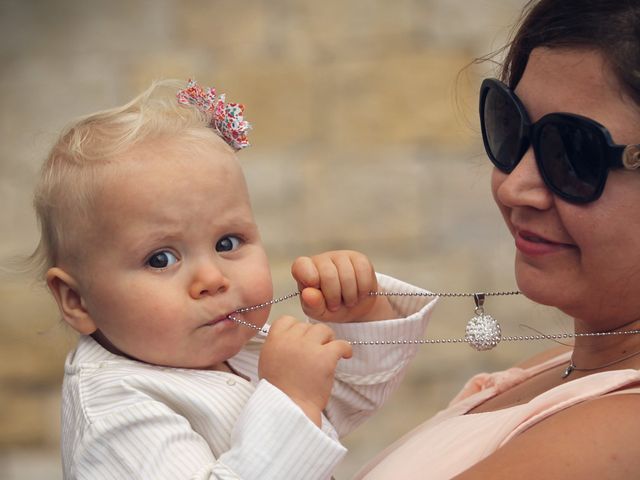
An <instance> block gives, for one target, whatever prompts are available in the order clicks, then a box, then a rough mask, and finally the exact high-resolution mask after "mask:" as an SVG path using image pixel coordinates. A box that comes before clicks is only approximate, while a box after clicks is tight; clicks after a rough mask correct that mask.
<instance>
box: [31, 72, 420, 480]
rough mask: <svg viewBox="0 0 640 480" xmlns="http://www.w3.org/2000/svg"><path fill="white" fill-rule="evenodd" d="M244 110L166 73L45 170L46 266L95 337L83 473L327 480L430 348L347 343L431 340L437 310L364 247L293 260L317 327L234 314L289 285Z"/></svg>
mask: <svg viewBox="0 0 640 480" xmlns="http://www.w3.org/2000/svg"><path fill="white" fill-rule="evenodd" d="M176 92H178V95H177V97H176ZM242 110H243V109H242V106H241V105H237V104H226V103H224V97H223V96H220V97H216V96H215V92H214V91H213V90H210V89H207V90H203V89H201V88H200V87H199V86H198V85H197V84H195V83H194V82H191V83H190V84H188V85H187V88H184V84H182V83H177V82H174V81H163V82H156V83H154V84H153V85H152V86H151V87H150V88H149V89H148V90H147V91H145V92H144V93H142V94H141V95H139V96H138V97H136V98H135V99H133V100H132V101H131V102H129V103H128V104H126V105H124V106H122V107H119V108H114V109H111V110H107V111H104V112H99V113H96V114H93V115H90V116H87V117H85V118H82V119H79V120H78V121H76V122H75V123H73V124H72V125H71V126H70V127H69V128H67V130H66V131H65V132H63V134H62V135H61V137H60V138H59V140H58V141H57V143H56V144H55V146H54V147H53V149H52V151H51V153H50V155H49V158H48V159H47V162H46V163H45V165H44V167H43V169H42V173H41V177H40V180H39V183H38V186H37V188H36V194H35V205H36V211H37V215H38V219H39V221H40V225H41V239H40V244H39V246H38V249H37V251H36V253H35V254H34V258H36V259H39V261H40V263H41V265H42V273H43V276H44V278H45V279H46V282H47V285H48V286H49V289H50V291H51V293H52V294H53V296H54V298H55V300H56V302H57V304H58V307H59V309H60V312H61V315H62V318H63V319H64V321H65V322H66V323H68V324H69V325H70V326H71V327H72V328H73V329H74V330H76V331H77V332H78V333H79V334H80V337H79V341H78V345H77V347H76V349H75V350H74V351H73V352H71V353H70V354H69V356H68V358H67V361H66V364H65V375H64V382H63V392H62V459H63V470H64V477H65V478H68V479H71V478H73V479H75V478H83V479H92V480H95V479H103V478H104V479H107V478H108V479H123V478H127V479H134V478H140V479H151V478H153V479H163V478H166V479H178V478H190V479H196V478H197V479H200V478H202V479H204V478H225V479H240V478H242V479H253V478H255V479H258V478H260V479H305V480H309V479H316V478H317V479H325V478H328V477H330V476H331V472H332V471H333V470H334V468H335V466H336V465H337V464H338V463H339V461H340V460H341V459H342V457H343V456H344V454H345V449H344V447H343V446H342V445H341V444H340V443H339V441H338V438H339V436H341V435H344V434H345V433H347V432H349V431H350V430H352V429H353V428H354V427H355V426H356V425H358V424H359V423H360V422H362V421H363V420H364V419H365V418H366V417H367V416H369V415H371V413H372V412H373V411H375V410H376V409H377V408H378V407H379V406H380V405H381V404H382V403H383V402H384V401H385V399H386V398H387V397H388V395H389V393H390V392H391V391H392V390H393V389H394V388H395V387H396V386H397V384H398V383H399V381H400V379H401V378H402V376H403V373H404V371H405V369H406V367H407V364H408V362H409V360H410V359H411V358H412V356H413V355H414V354H415V350H416V347H415V346H410V347H407V346H390V345H385V346H380V347H378V346H375V347H367V346H357V347H353V349H352V346H351V345H350V344H349V343H348V342H347V341H345V340H340V339H338V338H357V339H361V340H378V339H383V338H406V339H417V338H420V337H421V336H422V334H423V331H424V328H425V327H426V323H427V320H428V316H429V313H430V310H431V306H432V303H433V302H429V303H427V301H426V300H424V299H422V298H417V297H401V298H399V299H395V298H394V299H392V300H387V298H386V297H384V296H370V295H368V292H369V291H375V290H377V289H379V288H389V289H394V290H400V289H403V290H405V291H411V290H414V291H415V290H416V289H415V288H413V287H410V286H407V285H406V284H404V283H402V282H400V281H398V280H395V279H392V278H390V277H385V276H383V275H378V276H376V274H375V272H374V270H373V267H372V266H371V264H370V262H369V260H368V259H367V258H366V257H365V256H364V255H362V254H360V253H357V252H352V251H334V252H327V253H323V254H320V255H316V256H313V257H302V258H299V259H297V260H296V261H295V262H294V264H293V266H292V275H293V277H294V279H295V281H296V282H297V284H298V287H299V288H300V290H301V295H300V299H301V303H302V308H303V310H304V311H305V313H306V314H307V315H309V316H310V317H312V318H315V319H316V320H318V321H319V322H318V321H314V322H311V323H309V322H299V321H297V320H295V319H294V318H292V317H286V316H285V317H282V318H279V319H277V320H275V321H274V322H273V324H272V325H271V328H270V331H269V334H268V336H267V337H266V340H264V339H263V338H261V337H260V336H259V335H258V336H257V337H256V336H255V334H256V330H255V329H253V328H250V327H249V326H248V325H254V326H256V327H262V326H263V325H265V323H266V321H267V317H268V314H269V308H268V307H267V308H260V309H255V310H250V311H245V312H244V313H236V311H237V310H239V309H241V308H242V307H246V306H252V305H257V304H261V303H264V302H266V301H268V300H269V299H271V298H272V294H273V290H272V283H271V274H270V270H269V264H268V260H267V255H266V253H265V250H264V247H263V245H262V243H261V239H260V235H259V232H258V228H257V226H256V223H255V220H254V217H253V212H252V209H251V205H250V200H249V194H248V191H247V186H246V183H245V179H244V176H243V173H242V170H241V168H240V166H239V163H238V160H237V158H236V155H235V151H236V150H238V149H240V148H242V147H244V146H246V145H247V139H246V130H247V129H248V127H249V126H248V124H247V122H246V121H244V119H243V117H242ZM385 319H386V320H385ZM388 319H394V320H388ZM235 320H241V321H242V322H245V323H244V324H242V323H239V322H237V321H235ZM326 322H329V323H330V325H331V327H330V326H329V325H328V324H327V323H326ZM350 357H353V358H350ZM349 358H350V359H349ZM341 359H349V360H344V361H340V360H341Z"/></svg>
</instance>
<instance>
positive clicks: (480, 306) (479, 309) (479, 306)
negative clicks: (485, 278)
mask: <svg viewBox="0 0 640 480" xmlns="http://www.w3.org/2000/svg"><path fill="white" fill-rule="evenodd" d="M484 297H485V294H484V293H482V292H478V293H474V294H473V301H474V302H475V304H476V310H475V311H476V315H482V314H483V313H484Z"/></svg>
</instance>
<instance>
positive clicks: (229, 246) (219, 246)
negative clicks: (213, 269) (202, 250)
mask: <svg viewBox="0 0 640 480" xmlns="http://www.w3.org/2000/svg"><path fill="white" fill-rule="evenodd" d="M241 243H242V240H240V238H238V237H236V236H234V235H227V236H226V237H222V238H221V239H220V240H218V243H216V252H230V251H231V250H235V249H236V248H238V247H239V246H240V244H241Z"/></svg>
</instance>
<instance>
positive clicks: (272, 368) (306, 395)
mask: <svg viewBox="0 0 640 480" xmlns="http://www.w3.org/2000/svg"><path fill="white" fill-rule="evenodd" d="M334 338H335V336H334V333H333V330H331V328H329V327H328V326H326V325H322V324H315V325H311V324H308V323H301V322H298V321H297V320H296V319H295V318H293V317H289V316H285V317H281V318H279V319H277V320H276V321H275V322H273V324H272V325H271V328H270V329H269V335H267V339H266V341H265V344H264V346H263V347H262V352H261V353H260V361H259V362H258V374H259V376H260V378H264V379H266V380H268V381H269V383H271V384H272V385H274V386H276V387H278V388H279V389H280V390H282V391H283V392H284V393H285V394H286V395H287V396H289V398H291V400H293V401H294V402H295V403H296V404H297V405H298V406H299V407H300V408H301V409H302V411H303V412H304V413H305V414H306V415H307V416H308V417H309V418H310V419H311V420H312V421H313V422H314V423H315V424H316V425H318V426H321V423H322V416H321V412H322V410H324V409H325V407H326V406H327V403H328V402H329V397H330V395H331V389H332V388H333V378H334V375H335V371H336V366H337V364H338V360H340V359H341V358H350V357H351V345H349V343H348V342H346V341H344V340H334Z"/></svg>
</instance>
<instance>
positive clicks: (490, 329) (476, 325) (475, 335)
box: [228, 291, 640, 378]
mask: <svg viewBox="0 0 640 480" xmlns="http://www.w3.org/2000/svg"><path fill="white" fill-rule="evenodd" d="M519 294H520V292H518V291H510V292H488V293H482V292H478V293H454V292H446V293H432V292H384V291H377V292H369V295H375V296H387V297H473V299H474V302H475V304H476V308H475V314H476V315H475V316H474V317H473V318H471V319H470V320H469V322H468V323H467V327H466V330H465V336H464V337H463V338H422V339H419V340H405V339H395V340H375V341H373V340H349V339H348V340H347V341H348V342H349V344H351V345H437V344H452V343H467V344H469V345H470V346H471V347H473V348H474V349H476V350H478V351H483V350H491V349H492V348H494V347H496V346H497V345H498V344H499V343H500V342H501V341H503V342H528V341H535V340H553V341H558V340H567V339H572V338H583V337H606V336H616V335H634V334H639V333H640V330H618V331H616V330H613V331H608V332H586V333H551V334H542V333H541V334H537V335H514V336H502V329H501V327H500V324H499V323H498V322H497V320H495V319H494V318H493V317H492V316H491V315H488V314H486V313H485V312H484V300H485V297H489V296H503V295H519ZM298 295H300V292H299V291H298V292H292V293H290V294H288V295H285V296H283V297H280V298H274V299H272V300H268V301H266V302H264V303H260V304H258V305H252V306H250V307H243V308H239V309H237V310H236V311H234V312H232V313H231V314H229V316H228V318H229V319H230V320H233V321H234V322H237V323H239V324H241V325H244V326H246V327H249V328H253V329H254V330H257V331H258V333H260V334H262V335H265V336H266V335H268V334H269V325H266V324H265V325H264V326H262V327H259V326H257V325H254V324H253V323H250V322H247V321H245V320H241V319H239V318H237V317H236V316H235V314H241V313H246V312H252V311H254V310H258V309H261V308H265V307H268V306H270V305H274V304H276V303H280V302H283V301H285V300H289V299H291V298H294V297H297V296H298ZM636 354H640V351H639V352H636V353H634V354H632V355H629V356H628V357H624V358H621V359H619V360H616V361H614V362H612V363H610V364H607V365H601V366H600V367H597V368H592V369H580V368H577V367H576V366H575V365H573V360H572V361H571V362H570V364H569V366H568V367H567V369H566V370H565V372H564V374H563V377H562V378H565V377H567V376H568V375H569V374H570V373H571V372H572V371H573V370H597V369H599V368H604V367H607V366H609V365H613V364H614V363H618V362H621V361H623V360H626V359H627V358H630V357H632V356H634V355H636Z"/></svg>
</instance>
